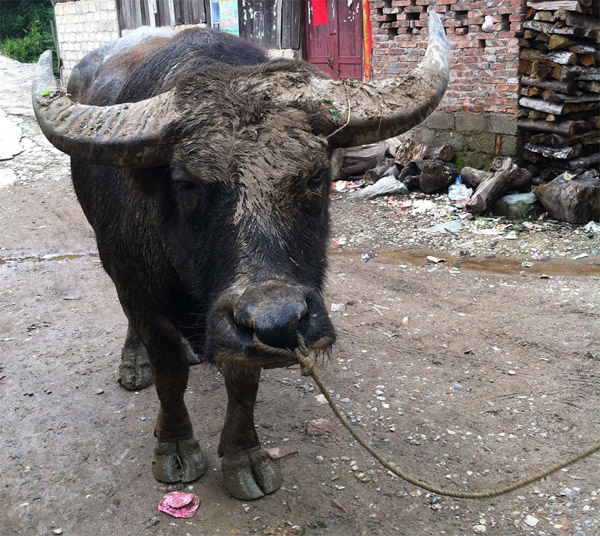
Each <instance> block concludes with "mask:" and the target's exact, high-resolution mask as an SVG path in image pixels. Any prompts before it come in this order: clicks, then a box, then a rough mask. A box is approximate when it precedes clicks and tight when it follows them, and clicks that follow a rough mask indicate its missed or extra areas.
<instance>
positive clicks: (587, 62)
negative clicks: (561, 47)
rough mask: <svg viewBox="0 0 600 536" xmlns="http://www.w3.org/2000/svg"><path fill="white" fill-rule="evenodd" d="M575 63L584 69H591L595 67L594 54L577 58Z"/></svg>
mask: <svg viewBox="0 0 600 536" xmlns="http://www.w3.org/2000/svg"><path fill="white" fill-rule="evenodd" d="M577 61H578V62H579V63H580V64H581V65H583V66H584V67H591V66H592V65H596V60H595V59H594V54H592V53H588V54H582V55H579V56H577Z"/></svg>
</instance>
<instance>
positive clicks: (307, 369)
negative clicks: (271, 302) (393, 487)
mask: <svg viewBox="0 0 600 536" xmlns="http://www.w3.org/2000/svg"><path fill="white" fill-rule="evenodd" d="M296 337H297V344H298V346H297V347H296V348H295V349H294V350H293V351H292V350H289V349H287V348H275V347H273V346H269V345H268V344H265V343H263V342H261V341H260V339H259V338H258V337H257V336H256V333H255V334H254V336H253V338H254V344H255V345H256V348H257V350H259V351H260V352H264V353H266V354H270V355H274V356H278V357H286V358H289V359H294V360H296V361H297V362H298V363H300V368H301V373H302V375H303V376H311V377H312V379H313V381H314V382H315V383H316V384H317V386H318V387H319V389H320V390H321V393H323V396H324V397H325V399H326V400H327V403H328V404H329V406H330V407H331V409H332V410H333V413H334V414H335V416H336V417H337V418H338V419H339V421H340V422H341V423H342V425H343V426H344V428H346V430H348V432H349V433H350V435H351V436H352V437H353V438H354V439H356V441H357V442H358V444H359V445H361V446H362V447H363V448H364V449H365V450H366V451H367V452H368V453H369V454H370V455H371V456H373V458H375V459H376V460H377V461H378V462H379V463H380V464H381V465H383V467H385V468H386V469H387V470H388V471H391V472H392V473H394V474H395V475H396V476H398V477H400V478H401V479H402V480H405V481H406V482H409V483H410V484H413V485H414V486H417V487H419V488H421V489H424V490H426V491H429V492H431V493H435V494H436V495H441V496H445V497H454V498H456V499H487V498H491V497H497V496H499V495H505V494H507V493H510V492H511V491H515V490H517V489H519V488H522V487H524V486H527V485H529V484H532V483H533V482H537V481H538V480H541V479H542V478H545V477H547V476H549V475H551V474H552V473H556V471H560V470H561V469H563V468H564V467H567V466H568V465H571V464H573V463H575V462H577V461H579V460H582V459H583V458H587V457H588V456H590V455H592V454H594V453H595V452H598V451H599V450H600V443H596V444H595V445H592V446H591V447H590V448H588V449H587V450H584V451H583V452H581V453H579V454H577V455H575V456H572V457H571V458H568V459H567V460H565V461H563V462H560V463H557V464H555V465H553V466H551V467H550V468H549V469H546V470H544V471H541V472H539V473H535V474H533V475H530V476H528V477H526V478H523V479H521V480H518V481H517V482H514V483H513V484H510V485H508V486H501V487H498V488H494V489H492V490H489V491H481V492H471V491H462V490H452V489H451V490H447V489H445V488H441V487H438V486H433V485H431V484H428V483H427V482H423V481H422V480H419V479H418V478H415V477H413V476H411V475H408V474H406V473H404V472H403V471H401V470H400V469H398V467H397V465H396V464H395V463H394V462H388V461H387V460H385V459H384V458H383V456H382V455H381V454H379V453H378V452H377V451H376V450H375V449H373V448H372V447H371V446H370V445H369V444H368V443H367V442H366V441H365V440H364V439H363V437H362V436H361V435H359V433H358V432H357V431H356V430H355V429H354V428H353V427H352V425H351V424H350V422H348V420H347V419H346V417H344V415H343V414H342V412H341V411H340V410H339V409H338V407H337V406H336V404H335V402H334V401H333V398H332V397H331V395H330V394H329V391H328V390H327V388H326V387H325V384H324V383H323V381H322V380H321V378H320V377H319V375H318V374H317V373H316V372H315V358H314V351H312V350H311V348H308V347H307V346H306V343H305V341H304V338H303V337H302V335H300V333H297V334H296ZM327 342H329V343H330V342H331V340H330V339H328V338H327V337H324V338H322V339H320V340H318V341H317V342H316V343H315V344H313V345H312V348H319V347H321V348H322V347H324V346H326V345H327V344H326V343H327ZM311 354H312V355H311Z"/></svg>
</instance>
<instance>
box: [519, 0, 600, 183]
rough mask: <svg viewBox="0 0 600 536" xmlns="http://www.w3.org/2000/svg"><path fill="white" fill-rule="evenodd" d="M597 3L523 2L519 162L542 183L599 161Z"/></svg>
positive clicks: (579, 0)
mask: <svg viewBox="0 0 600 536" xmlns="http://www.w3.org/2000/svg"><path fill="white" fill-rule="evenodd" d="M599 4H600V2H598V0H538V1H528V2H527V7H528V8H529V9H528V12H527V16H526V20H525V22H524V23H523V37H522V39H521V59H520V67H519V71H520V74H521V86H522V89H521V98H520V100H519V105H520V116H521V117H520V119H519V122H518V125H519V127H520V128H521V131H522V134H523V141H524V148H523V149H524V151H523V158H524V159H525V160H526V161H527V162H529V163H531V164H532V169H534V171H535V174H536V175H540V176H541V178H542V180H543V181H548V180H552V179H554V178H555V177H556V176H557V175H559V174H561V173H563V172H564V171H565V170H567V171H571V172H574V171H581V170H585V169H592V168H597V167H598V163H600V131H599V128H600V117H599V108H600V68H599V66H600V50H599V49H600V45H599V43H600V22H599V21H600V18H599V13H600V7H599Z"/></svg>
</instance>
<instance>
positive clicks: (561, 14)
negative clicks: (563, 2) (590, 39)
mask: <svg viewBox="0 0 600 536" xmlns="http://www.w3.org/2000/svg"><path fill="white" fill-rule="evenodd" d="M553 20H555V21H562V22H563V23H564V24H566V25H567V26H577V27H578V28H591V29H598V27H599V26H600V24H599V23H598V20H597V19H596V17H590V16H588V15H583V14H581V15H580V14H578V13H572V12H570V11H567V10H565V9H558V10H556V11H555V12H554V19H553Z"/></svg>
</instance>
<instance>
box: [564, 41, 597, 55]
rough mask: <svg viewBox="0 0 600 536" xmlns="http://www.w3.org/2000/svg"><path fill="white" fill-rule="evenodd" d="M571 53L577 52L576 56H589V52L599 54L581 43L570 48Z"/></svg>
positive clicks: (594, 49)
mask: <svg viewBox="0 0 600 536" xmlns="http://www.w3.org/2000/svg"><path fill="white" fill-rule="evenodd" d="M569 52H575V54H587V53H588V52H591V53H594V52H598V50H597V49H596V48H594V47H592V46H590V45H582V44H581V43H575V44H573V45H570V46H569Z"/></svg>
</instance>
